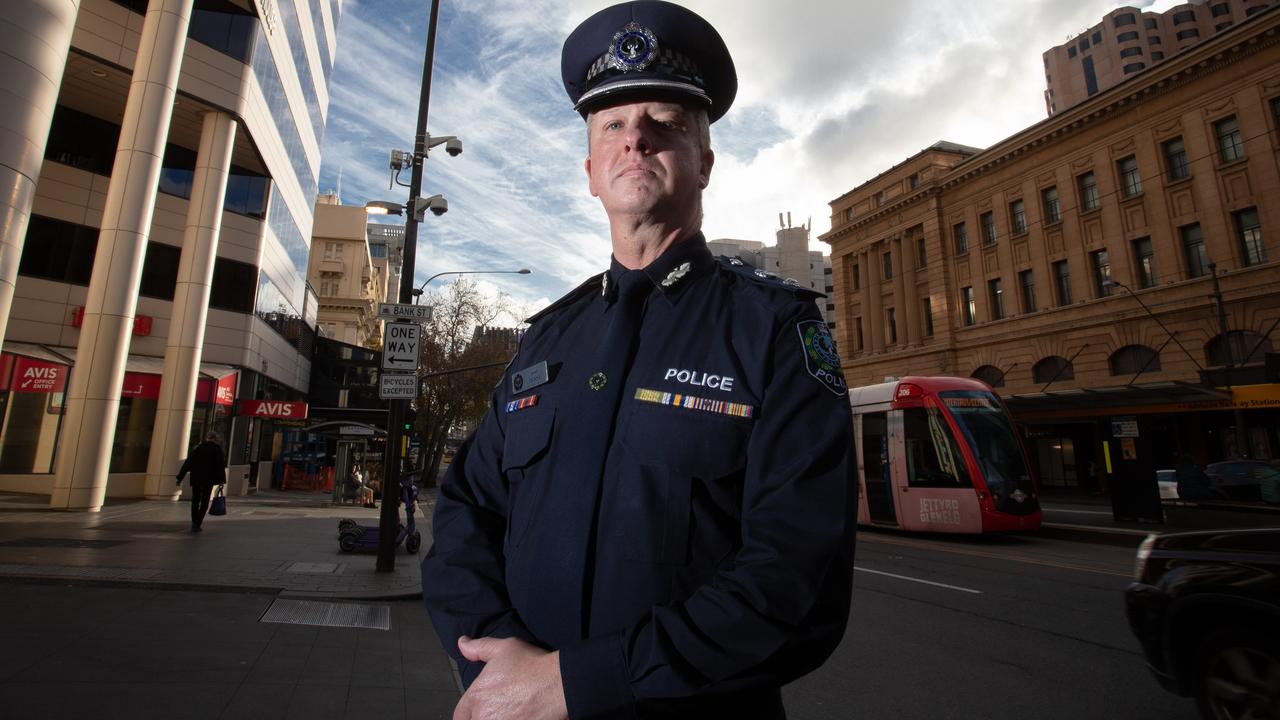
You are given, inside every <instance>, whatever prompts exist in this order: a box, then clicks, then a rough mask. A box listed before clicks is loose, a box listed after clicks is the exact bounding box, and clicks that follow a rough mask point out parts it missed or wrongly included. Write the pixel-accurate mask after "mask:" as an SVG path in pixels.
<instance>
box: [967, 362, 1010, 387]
mask: <svg viewBox="0 0 1280 720" xmlns="http://www.w3.org/2000/svg"><path fill="white" fill-rule="evenodd" d="M969 377H971V378H973V379H975V380H981V381H982V382H984V383H986V384H988V385H990V386H991V387H993V388H998V387H1004V373H1003V372H1001V370H1000V368H998V367H996V366H994V365H983V366H982V367H980V368H978V369H977V370H974V371H973V374H972V375H970V376H969Z"/></svg>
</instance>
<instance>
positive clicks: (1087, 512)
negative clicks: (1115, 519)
mask: <svg viewBox="0 0 1280 720" xmlns="http://www.w3.org/2000/svg"><path fill="white" fill-rule="evenodd" d="M1048 512H1049V513H1051V514H1057V513H1073V514H1076V515H1110V514H1111V511H1110V510H1064V509H1062V508H1053V509H1052V510H1049V511H1048Z"/></svg>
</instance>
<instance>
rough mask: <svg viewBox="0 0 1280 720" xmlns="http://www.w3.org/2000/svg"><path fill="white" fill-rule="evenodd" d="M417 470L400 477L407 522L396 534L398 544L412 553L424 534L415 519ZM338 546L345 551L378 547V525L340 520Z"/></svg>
mask: <svg viewBox="0 0 1280 720" xmlns="http://www.w3.org/2000/svg"><path fill="white" fill-rule="evenodd" d="M416 475H418V473H416V472H412V473H405V475H404V476H403V477H402V478H400V499H399V502H400V504H402V505H404V515H405V522H403V523H400V532H399V533H398V534H397V535H396V546H399V545H400V543H404V549H405V550H407V551H408V552H409V554H410V555H413V554H416V553H417V552H418V548H420V547H422V534H421V533H419V532H418V527H417V525H416V524H415V523H414V521H413V516H414V513H416V512H417V510H418V486H417V485H415V484H414V482H413V478H414V476H416ZM338 547H340V548H342V551H343V552H355V551H356V550H377V549H378V526H377V525H374V526H368V525H361V524H360V523H358V522H356V521H355V520H352V519H350V518H344V519H342V520H339V521H338Z"/></svg>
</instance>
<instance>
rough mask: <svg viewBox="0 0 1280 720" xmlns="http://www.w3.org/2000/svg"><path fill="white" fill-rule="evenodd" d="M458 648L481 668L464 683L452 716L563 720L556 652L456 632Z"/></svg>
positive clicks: (455, 718)
mask: <svg viewBox="0 0 1280 720" xmlns="http://www.w3.org/2000/svg"><path fill="white" fill-rule="evenodd" d="M458 650H460V651H461V652H462V656H463V657H465V658H466V659H468V660H470V661H471V662H482V663H484V664H485V665H484V670H481V671H480V675H479V676H478V677H476V679H475V682H473V683H471V687H470V688H468V689H467V692H466V694H465V695H463V696H462V700H460V701H459V702H458V707H456V708H454V710H453V720H502V719H503V718H515V719H517V720H566V719H567V718H568V717H569V710H568V707H567V706H566V705H565V700H564V686H563V685H562V684H561V683H560V653H558V652H547V651H546V650H543V649H541V648H538V647H535V646H533V645H530V644H529V643H527V642H524V641H523V640H517V639H515V638H505V639H495V638H476V639H474V640H473V639H472V638H469V637H467V636H466V635H463V636H462V637H461V638H458Z"/></svg>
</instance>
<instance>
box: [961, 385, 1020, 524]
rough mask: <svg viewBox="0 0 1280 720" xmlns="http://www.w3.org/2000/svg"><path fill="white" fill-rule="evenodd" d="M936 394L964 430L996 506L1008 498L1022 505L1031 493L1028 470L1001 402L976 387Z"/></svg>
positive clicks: (1002, 503)
mask: <svg viewBox="0 0 1280 720" xmlns="http://www.w3.org/2000/svg"><path fill="white" fill-rule="evenodd" d="M938 395H939V396H940V397H941V398H942V402H943V403H944V404H945V405H946V406H947V410H948V411H949V412H950V413H951V415H952V416H953V417H954V418H955V419H956V423H957V424H958V425H959V426H960V428H961V430H962V431H963V432H964V436H965V439H966V440H967V441H968V444H969V447H970V448H971V449H972V450H973V454H974V457H975V458H976V459H977V461H978V467H979V469H980V470H981V471H982V475H983V479H984V480H985V481H986V484H987V490H988V491H989V492H990V493H991V494H992V495H993V496H994V497H995V499H996V504H997V506H1002V505H1004V504H1005V503H1006V502H1008V501H1009V500H1010V499H1012V500H1013V501H1014V502H1015V503H1017V504H1022V503H1023V501H1024V500H1026V499H1027V498H1028V497H1029V496H1030V495H1031V494H1032V492H1033V488H1032V483H1031V473H1030V472H1029V471H1028V470H1027V463H1026V460H1025V459H1024V458H1023V455H1022V448H1021V446H1019V445H1018V440H1017V438H1016V437H1015V436H1014V434H1013V426H1012V425H1011V424H1010V423H1009V417H1008V415H1006V414H1005V411H1004V409H1003V408H1002V407H1001V406H1000V402H999V401H998V400H997V399H996V397H995V396H994V395H992V394H991V393H989V392H983V391H978V390H951V391H943V392H941V393H938Z"/></svg>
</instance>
